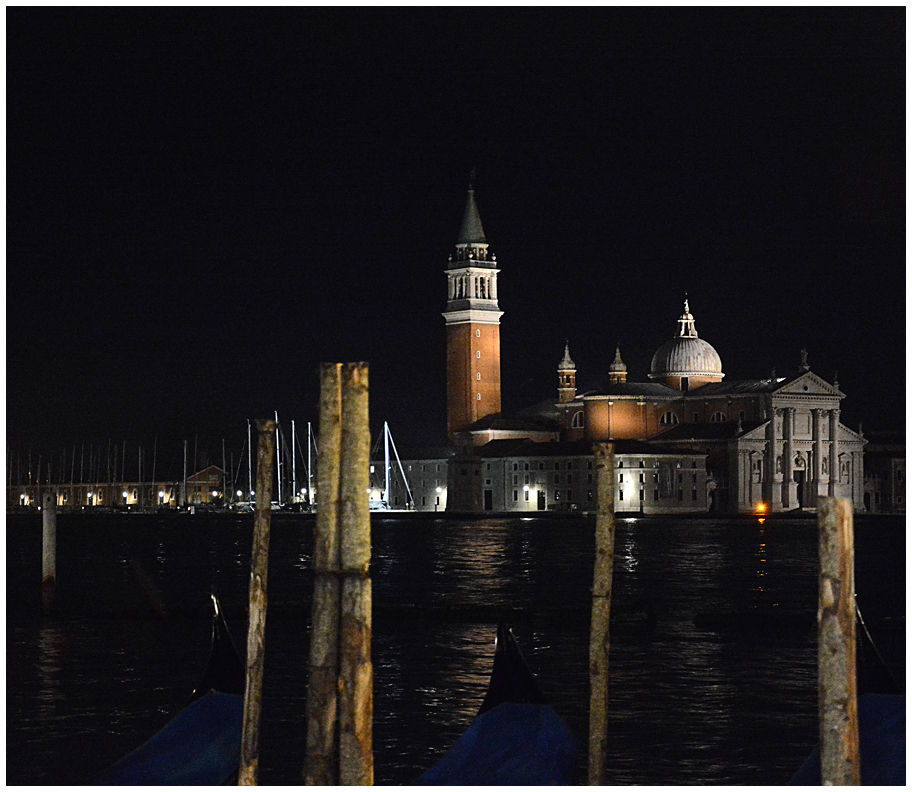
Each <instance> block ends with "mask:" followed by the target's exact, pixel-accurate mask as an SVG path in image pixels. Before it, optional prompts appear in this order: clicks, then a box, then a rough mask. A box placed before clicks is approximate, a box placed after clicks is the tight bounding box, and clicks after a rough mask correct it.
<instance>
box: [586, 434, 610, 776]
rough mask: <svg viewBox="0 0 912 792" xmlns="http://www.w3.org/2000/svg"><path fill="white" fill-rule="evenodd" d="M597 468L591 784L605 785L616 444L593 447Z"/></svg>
mask: <svg viewBox="0 0 912 792" xmlns="http://www.w3.org/2000/svg"><path fill="white" fill-rule="evenodd" d="M592 451H593V453H594V454H595V465H596V475H597V479H596V485H597V493H598V494H597V501H596V517H595V565H594V572H593V580H592V622H591V627H590V633H589V785H590V786H603V785H604V783H605V780H604V779H605V756H606V752H607V747H608V652H609V649H610V647H611V636H610V632H609V622H610V619H611V583H612V574H613V569H614V489H615V488H614V444H613V443H596V444H595V445H594V446H593V447H592Z"/></svg>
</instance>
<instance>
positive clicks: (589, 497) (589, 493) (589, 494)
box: [586, 490, 592, 503]
mask: <svg viewBox="0 0 912 792" xmlns="http://www.w3.org/2000/svg"><path fill="white" fill-rule="evenodd" d="M586 500H587V501H589V502H590V503H591V502H592V490H587V491H586Z"/></svg>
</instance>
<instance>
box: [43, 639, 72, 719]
mask: <svg viewBox="0 0 912 792" xmlns="http://www.w3.org/2000/svg"><path fill="white" fill-rule="evenodd" d="M66 648H67V639H66V635H64V634H63V633H62V632H61V631H60V630H58V629H57V628H55V627H53V626H50V625H47V624H45V625H43V626H42V627H41V629H40V630H39V632H38V663H37V665H36V671H37V673H38V691H37V696H36V699H37V709H38V713H39V715H40V716H42V717H48V718H49V717H53V716H54V715H55V713H56V712H57V706H58V703H60V701H61V699H62V698H63V693H62V688H61V683H60V674H61V668H62V666H63V656H64V653H65V652H66Z"/></svg>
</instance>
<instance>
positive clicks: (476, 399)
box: [447, 322, 500, 437]
mask: <svg viewBox="0 0 912 792" xmlns="http://www.w3.org/2000/svg"><path fill="white" fill-rule="evenodd" d="M499 412H500V326H499V325H498V324H482V323H477V322H465V323H459V324H449V325H447V433H448V434H449V436H450V437H452V436H453V435H454V433H456V432H458V431H461V430H463V429H465V428H466V427H468V426H470V425H471V424H473V423H475V421H477V420H479V419H481V418H484V417H486V416H488V415H494V414H496V413H499Z"/></svg>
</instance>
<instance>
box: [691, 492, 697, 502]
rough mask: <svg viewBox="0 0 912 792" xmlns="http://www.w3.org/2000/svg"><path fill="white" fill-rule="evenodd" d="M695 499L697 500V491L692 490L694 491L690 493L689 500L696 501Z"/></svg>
mask: <svg viewBox="0 0 912 792" xmlns="http://www.w3.org/2000/svg"><path fill="white" fill-rule="evenodd" d="M696 499H697V491H696V490H694V491H693V492H692V493H691V500H696Z"/></svg>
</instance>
